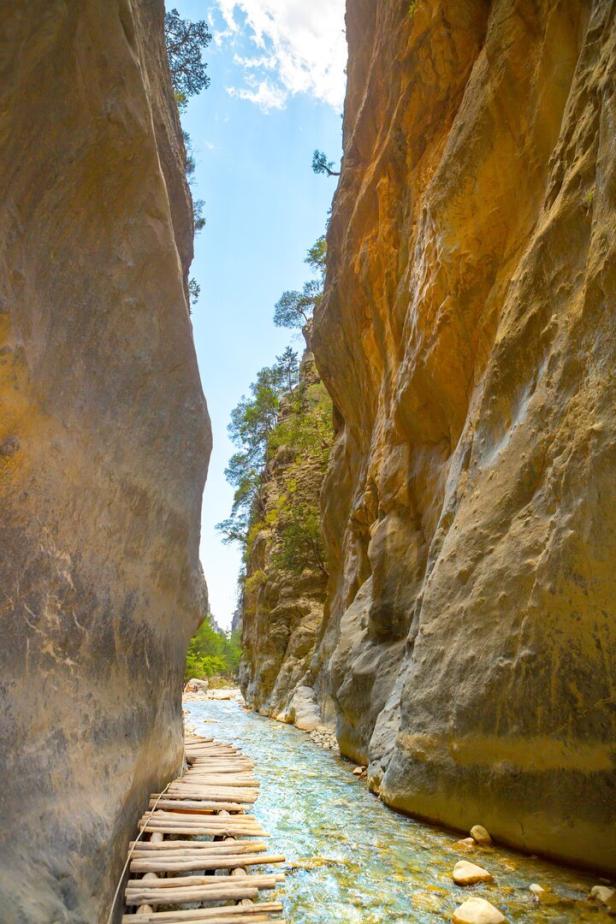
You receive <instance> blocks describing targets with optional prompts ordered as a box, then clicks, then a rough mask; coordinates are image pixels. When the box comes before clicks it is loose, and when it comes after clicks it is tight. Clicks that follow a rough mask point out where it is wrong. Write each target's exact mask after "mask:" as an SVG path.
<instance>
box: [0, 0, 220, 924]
mask: <svg viewBox="0 0 616 924" xmlns="http://www.w3.org/2000/svg"><path fill="white" fill-rule="evenodd" d="M163 12H164V11H163V3H162V0H88V2H86V3H84V2H82V0H31V2H29V3H27V4H23V3H16V4H4V6H3V9H2V12H1V13H0V25H1V29H2V46H3V49H4V51H5V54H4V56H3V57H2V63H1V65H0V97H1V105H2V114H3V117H2V128H1V130H0V162H1V164H2V170H1V173H0V184H1V192H0V197H1V199H2V203H3V207H2V210H1V213H0V267H1V269H0V407H1V410H0V549H1V550H2V552H1V555H0V601H1V604H0V605H1V612H2V645H1V646H0V659H1V669H0V700H1V716H2V717H1V719H0V728H1V742H0V755H1V757H0V761H1V763H2V795H1V796H0V805H1V815H2V831H1V833H0V907H1V909H2V911H1V913H0V917H1V918H2V921H3V924H13V922H19V924H50V922H54V924H68V922H71V924H85V922H88V924H94V922H102V921H105V920H106V918H107V912H108V907H109V902H110V899H111V895H112V892H113V889H114V887H115V883H116V879H117V876H118V874H119V872H120V868H121V865H122V860H123V855H124V854H125V849H126V845H127V841H128V839H129V836H131V834H132V832H133V831H134V827H135V823H136V819H137V817H138V815H139V813H140V812H141V811H142V810H143V808H144V805H145V801H146V798H147V793H148V792H149V791H152V790H155V789H156V788H157V787H158V786H159V785H160V784H161V782H162V781H163V780H165V779H166V778H168V777H169V775H170V774H172V773H173V772H174V771H175V770H177V768H178V764H179V762H180V760H181V706H180V692H181V681H182V666H183V659H184V652H185V645H186V642H187V639H188V637H189V636H190V634H191V632H192V631H193V630H194V628H195V627H196V625H197V621H198V617H199V613H200V612H202V604H203V600H202V597H203V594H204V586H203V580H202V577H201V573H200V568H199V562H198V539H199V520H200V504H201V491H202V486H203V481H204V477H205V470H206V467H207V459H208V455H209V449H210V434H209V422H208V417H207V410H206V406H205V402H204V398H203V395H202V392H201V387H200V383H199V376H198V371H197V365H196V360H195V353H194V349H193V344H192V336H191V325H190V320H189V317H188V311H187V302H186V297H185V281H186V275H187V270H188V264H189V262H190V259H191V256H192V234H193V226H192V212H191V205H190V197H189V193H188V190H187V187H186V183H185V180H184V172H183V148H182V141H181V134H180V130H179V124H178V119H177V112H176V108H175V104H174V100H173V95H172V91H171V87H170V82H169V74H168V68H167V64H166V55H165V50H164V43H163Z"/></svg>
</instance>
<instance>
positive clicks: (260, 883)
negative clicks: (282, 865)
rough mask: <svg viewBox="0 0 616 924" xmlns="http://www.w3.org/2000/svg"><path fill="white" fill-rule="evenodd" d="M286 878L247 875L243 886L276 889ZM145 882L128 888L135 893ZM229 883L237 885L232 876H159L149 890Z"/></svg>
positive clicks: (132, 883)
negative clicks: (165, 877)
mask: <svg viewBox="0 0 616 924" xmlns="http://www.w3.org/2000/svg"><path fill="white" fill-rule="evenodd" d="M146 875H147V874H146ZM284 878H285V876H284V873H270V874H267V875H266V874H262V875H251V874H250V873H246V878H245V879H244V880H243V883H242V885H244V884H245V885H248V886H250V887H252V888H255V889H275V888H276V886H277V885H280V883H281V882H284ZM144 882H145V876H144V877H143V879H129V881H128V882H127V884H126V888H127V889H130V890H131V891H133V892H134V891H135V890H138V889H140V888H142V887H143V884H144ZM227 882H228V883H230V885H231V886H233V887H234V886H235V885H236V884H237V883H235V882H233V881H232V880H231V877H230V876H174V877H173V878H171V879H161V878H159V877H158V876H157V877H156V879H155V880H154V879H152V880H149V881H148V883H147V887H148V889H154V888H156V889H177V888H191V887H192V886H202V887H203V888H212V889H217V888H219V887H220V885H221V883H227Z"/></svg>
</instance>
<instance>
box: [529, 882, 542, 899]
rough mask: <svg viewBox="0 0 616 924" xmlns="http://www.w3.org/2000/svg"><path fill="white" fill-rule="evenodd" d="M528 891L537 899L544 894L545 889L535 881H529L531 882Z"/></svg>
mask: <svg viewBox="0 0 616 924" xmlns="http://www.w3.org/2000/svg"><path fill="white" fill-rule="evenodd" d="M528 891H529V892H532V893H533V895H534V896H535V898H536V899H537V900H539V899H540V898H541V896H542V895H544V894H545V889H544V888H543V886H540V885H539V884H538V883H537V882H531V884H530V885H529V887H528Z"/></svg>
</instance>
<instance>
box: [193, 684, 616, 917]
mask: <svg viewBox="0 0 616 924" xmlns="http://www.w3.org/2000/svg"><path fill="white" fill-rule="evenodd" d="M185 708H186V710H187V712H188V721H189V724H191V725H193V726H194V728H195V729H196V731H197V732H199V733H200V734H203V735H211V736H212V737H214V738H217V739H218V740H220V741H227V742H231V743H233V744H237V745H238V746H240V747H241V748H242V750H243V751H244V752H245V753H246V754H247V755H249V756H250V757H251V758H252V759H253V760H254V761H255V764H256V770H255V774H256V776H257V777H258V778H259V780H260V782H261V790H260V795H259V799H258V801H257V804H256V806H255V814H256V815H257V816H258V817H259V818H260V819H261V820H262V822H263V825H264V827H265V829H266V830H267V831H268V832H269V834H270V835H271V837H270V838H269V842H268V849H270V848H271V851H272V852H273V853H281V854H283V855H284V856H285V857H286V859H287V864H286V868H285V872H286V883H285V887H284V889H281V890H280V898H281V900H282V901H283V903H284V906H285V918H286V919H287V920H288V921H289V924H324V922H326V921H327V922H328V924H331V922H336V924H338V922H340V924H385V922H388V924H389V922H401V921H405V922H413V924H416V922H417V924H420V922H421V924H423V922H425V924H436V922H438V921H451V915H452V912H453V910H454V908H455V907H456V906H457V905H459V904H461V902H462V901H463V900H464V898H467V897H468V896H469V895H480V896H482V897H484V898H486V899H487V900H488V901H491V902H492V904H494V905H496V907H497V908H499V909H500V910H501V911H502V912H503V914H504V915H505V916H506V918H507V920H508V921H524V922H528V924H539V922H542V924H543V922H551V924H557V922H558V924H569V922H578V921H579V922H586V921H588V922H594V924H604V922H605V924H607V922H612V924H613V922H614V918H612V917H610V916H609V915H608V914H607V913H606V912H605V911H604V910H601V909H600V908H598V907H597V906H596V905H595V903H594V902H591V901H589V900H588V898H587V896H588V893H589V891H590V888H591V886H592V885H595V884H598V883H600V882H601V879H600V878H598V877H597V876H592V875H587V874H585V873H583V872H579V871H577V870H571V869H568V868H566V867H560V866H557V865H555V864H552V863H548V862H546V861H543V860H538V859H532V858H530V857H526V856H523V855H521V854H516V853H513V852H512V851H508V850H505V849H502V848H500V847H492V848H486V849H477V850H474V851H473V852H472V854H470V853H466V852H461V851H460V849H459V848H456V847H454V843H455V841H456V840H457V839H458V837H460V836H461V835H457V834H455V833H453V834H452V833H451V832H449V831H445V830H441V829H439V828H436V827H432V826H430V825H425V824H421V823H419V822H416V821H413V820H412V819H410V818H406V817H404V816H402V815H399V814H397V813H395V812H392V811H391V810H390V809H388V808H387V807H386V806H385V805H383V804H382V803H381V802H379V800H378V799H377V798H375V797H374V796H373V795H371V794H370V793H369V792H368V790H367V788H366V786H365V784H364V783H363V782H360V781H358V780H357V779H356V778H355V777H354V776H353V774H352V773H351V769H352V765H351V764H349V763H348V762H346V761H344V760H342V759H341V758H340V757H338V756H336V755H334V754H332V753H330V752H329V751H325V750H322V749H321V748H320V747H318V746H317V745H316V744H314V743H313V742H312V741H311V740H310V738H309V737H308V735H306V734H305V733H303V732H300V731H298V730H297V729H296V728H293V727H291V726H289V725H282V724H280V723H278V722H274V721H272V720H270V719H266V718H263V717H262V716H259V715H256V714H255V713H253V712H247V711H245V710H244V709H242V708H241V707H240V706H239V705H238V704H237V703H236V702H233V701H231V702H229V701H220V702H218V701H213V700H207V701H203V702H188V703H186V705H185ZM478 821H480V819H478ZM459 859H468V860H471V861H472V862H475V863H479V865H481V866H483V867H485V868H486V869H488V870H489V871H490V872H491V873H492V874H493V875H494V880H495V881H494V882H493V883H489V884H485V885H479V886H473V887H471V888H466V889H464V888H461V887H459V886H456V885H454V883H453V881H452V878H451V871H452V869H453V866H454V864H455V863H456V862H457V860H459ZM533 882H536V883H539V884H540V885H541V886H543V887H544V888H545V889H547V890H548V892H547V900H546V901H545V902H544V901H542V902H541V903H540V904H537V903H536V902H535V901H534V898H533V895H532V893H531V892H529V888H528V887H529V885H530V884H531V883H533ZM269 897H270V893H268V898H269Z"/></svg>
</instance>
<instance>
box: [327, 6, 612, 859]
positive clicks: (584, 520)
mask: <svg viewBox="0 0 616 924" xmlns="http://www.w3.org/2000/svg"><path fill="white" fill-rule="evenodd" d="M347 25H348V39H349V51H350V58H349V68H348V79H349V86H348V95H347V100H346V107H345V116H344V162H343V169H342V176H341V179H340V184H339V188H338V192H337V194H336V198H335V203H334V210H333V217H332V222H331V227H330V231H329V237H328V252H329V259H330V266H329V271H328V282H327V290H326V296H325V300H324V303H323V305H322V307H321V309H320V311H318V313H317V319H316V329H315V335H314V341H313V344H314V349H315V354H316V359H317V364H318V367H319V370H320V372H321V374H322V376H323V379H324V381H325V383H326V385H327V387H328V389H329V390H330V392H331V394H332V396H333V400H334V404H335V408H336V417H337V420H338V436H337V442H336V444H335V447H334V450H333V463H332V465H331V467H330V471H329V475H328V479H327V481H326V484H325V488H324V502H323V510H324V528H325V533H326V537H327V543H328V551H329V564H330V570H331V583H330V593H329V597H328V602H327V607H326V625H325V634H324V638H323V641H322V644H321V646H320V650H319V662H320V675H319V680H318V694H319V698H320V701H321V704H322V707H323V710H324V713H325V714H330V713H331V714H335V716H336V718H337V727H338V737H339V741H340V744H341V747H342V749H343V751H344V752H345V753H346V754H348V755H350V756H351V757H353V758H354V759H355V760H356V761H358V762H363V761H367V760H369V762H370V779H371V784H372V786H373V787H375V788H379V789H380V792H381V796H382V798H383V799H385V800H386V801H387V802H388V803H390V804H391V805H393V806H395V807H397V808H399V809H403V810H405V811H407V812H411V813H414V814H417V815H420V816H424V817H427V818H431V819H437V820H439V821H442V822H446V823H448V824H451V825H454V826H457V827H459V828H461V829H465V830H468V828H469V827H470V826H471V825H472V824H474V823H476V822H481V823H482V824H485V826H486V827H487V828H488V830H489V831H490V832H491V833H492V834H493V835H494V837H495V838H497V839H502V840H505V841H508V842H509V843H511V844H514V845H517V846H521V847H525V848H528V849H531V850H536V851H544V852H547V853H549V854H553V855H555V856H558V857H561V858H565V859H568V860H573V861H577V862H582V863H586V864H590V865H596V866H598V867H603V868H605V869H611V870H614V869H616V839H615V838H614V824H615V821H616V819H615V813H616V776H615V763H614V762H615V752H614V740H615V734H614V732H615V728H614V689H615V688H616V665H615V660H614V659H615V657H616V638H615V635H616V628H615V627H616V621H615V619H614V616H615V609H616V569H615V567H614V562H615V561H616V514H615V511H616V481H615V479H614V472H615V471H616V418H615V415H614V409H615V407H616V379H615V376H614V368H615V361H616V338H615V329H616V328H615V320H614V295H615V281H616V260H615V254H614V243H615V220H614V214H615V213H614V205H615V201H614V200H615V196H616V174H615V170H616V156H615V155H616V144H615V129H614V126H615V124H616V122H615V120H616V107H615V98H614V92H615V91H614V86H615V84H614V73H615V69H614V60H615V49H614V45H615V42H616V26H615V22H614V6H613V4H612V3H610V2H608V0H595V2H588V3H586V2H582V0H573V2H568V3H562V2H557V0H542V2H530V0H528V2H525V0H522V2H520V3H516V4H512V3H510V2H509V0H495V2H493V3H491V4H490V3H485V2H483V0H474V2H473V0H471V2H469V0H447V2H445V0H417V2H413V3H408V2H398V3H391V2H389V0H374V2H373V0H349V3H348V10H347Z"/></svg>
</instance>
